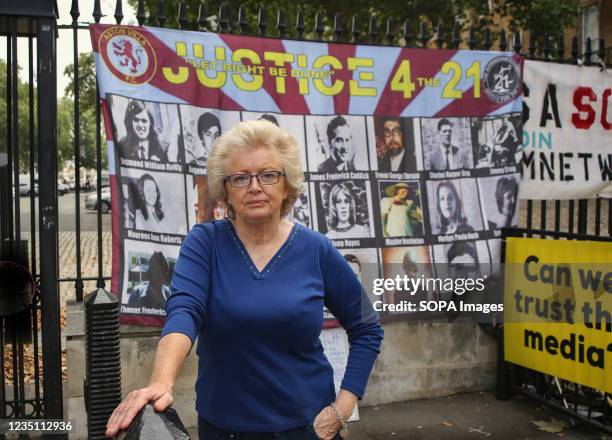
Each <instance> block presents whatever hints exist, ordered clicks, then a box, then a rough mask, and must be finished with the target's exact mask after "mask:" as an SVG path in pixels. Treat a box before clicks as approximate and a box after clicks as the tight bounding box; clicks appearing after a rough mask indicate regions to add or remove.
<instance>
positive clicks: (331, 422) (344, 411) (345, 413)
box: [313, 389, 358, 440]
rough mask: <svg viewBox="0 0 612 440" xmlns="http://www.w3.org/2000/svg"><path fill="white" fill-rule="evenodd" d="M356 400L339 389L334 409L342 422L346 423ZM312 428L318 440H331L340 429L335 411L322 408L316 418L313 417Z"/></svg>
mask: <svg viewBox="0 0 612 440" xmlns="http://www.w3.org/2000/svg"><path fill="white" fill-rule="evenodd" d="M357 400H358V399H357V396H356V395H355V394H353V393H351V392H350V391H347V390H345V389H340V392H339V393H338V397H337V398H336V409H337V410H338V412H339V413H340V416H341V417H342V419H343V420H344V422H348V418H349V417H350V416H351V414H352V413H353V410H354V409H355V405H357ZM313 426H314V429H315V433H316V434H317V435H318V436H319V438H320V439H322V440H331V439H332V438H334V436H335V435H336V433H337V432H338V431H340V428H342V423H341V422H340V420H338V415H337V414H336V411H334V409H333V408H332V407H331V405H330V406H326V407H325V408H323V410H322V411H321V412H320V413H319V414H318V415H317V417H315V420H314V423H313Z"/></svg>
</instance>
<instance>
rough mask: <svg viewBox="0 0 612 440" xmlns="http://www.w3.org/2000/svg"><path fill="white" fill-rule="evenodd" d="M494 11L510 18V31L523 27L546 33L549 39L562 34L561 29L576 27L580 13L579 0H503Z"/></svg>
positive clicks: (552, 39) (541, 33) (554, 38)
mask: <svg viewBox="0 0 612 440" xmlns="http://www.w3.org/2000/svg"><path fill="white" fill-rule="evenodd" d="M496 12H497V13H499V14H500V15H502V16H505V17H509V18H510V28H511V30H512V31H515V30H520V29H525V30H529V31H534V32H536V34H537V35H538V36H539V37H541V36H543V35H545V34H548V35H549V36H550V37H551V41H557V39H558V38H559V37H560V36H562V35H563V30H564V29H567V28H572V27H576V19H577V17H578V15H579V13H580V1H579V0H505V1H502V2H499V5H497V6H496Z"/></svg>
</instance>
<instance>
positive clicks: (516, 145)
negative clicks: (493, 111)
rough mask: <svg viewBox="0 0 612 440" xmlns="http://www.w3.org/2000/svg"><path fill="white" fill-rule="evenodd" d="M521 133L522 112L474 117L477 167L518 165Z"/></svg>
mask: <svg viewBox="0 0 612 440" xmlns="http://www.w3.org/2000/svg"><path fill="white" fill-rule="evenodd" d="M521 133H522V127H521V115H520V114H510V113H509V114H505V115H502V116H495V117H488V118H472V140H473V144H474V162H475V166H476V168H484V167H490V168H497V167H504V166H512V165H516V154H517V152H519V151H520V149H521V142H522V141H521V136H522V134H521Z"/></svg>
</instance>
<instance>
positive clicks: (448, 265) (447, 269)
mask: <svg viewBox="0 0 612 440" xmlns="http://www.w3.org/2000/svg"><path fill="white" fill-rule="evenodd" d="M433 253H434V261H435V263H436V264H435V268H436V275H437V276H438V277H440V278H446V277H449V278H453V279H456V278H480V277H484V276H488V275H490V266H491V264H490V263H491V260H490V257H489V249H488V247H487V242H486V240H475V241H457V242H454V243H451V244H438V245H434V246H433Z"/></svg>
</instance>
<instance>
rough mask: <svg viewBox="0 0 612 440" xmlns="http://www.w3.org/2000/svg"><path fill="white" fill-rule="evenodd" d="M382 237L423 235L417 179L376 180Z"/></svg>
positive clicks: (419, 191) (419, 190)
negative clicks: (406, 180) (400, 180)
mask: <svg viewBox="0 0 612 440" xmlns="http://www.w3.org/2000/svg"><path fill="white" fill-rule="evenodd" d="M378 189H379V197H380V215H381V225H382V231H383V237H420V236H422V235H423V210H422V208H421V189H420V187H419V182H418V181H408V182H396V181H385V180H380V181H378Z"/></svg>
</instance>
